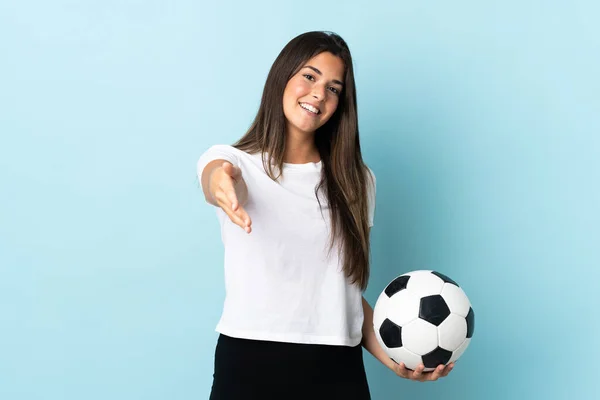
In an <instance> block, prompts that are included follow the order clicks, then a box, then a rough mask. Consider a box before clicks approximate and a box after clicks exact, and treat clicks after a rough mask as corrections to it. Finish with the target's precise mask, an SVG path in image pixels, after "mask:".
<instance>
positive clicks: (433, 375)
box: [429, 364, 444, 381]
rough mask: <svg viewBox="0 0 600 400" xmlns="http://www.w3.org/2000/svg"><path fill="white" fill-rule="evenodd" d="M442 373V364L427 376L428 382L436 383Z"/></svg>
mask: <svg viewBox="0 0 600 400" xmlns="http://www.w3.org/2000/svg"><path fill="white" fill-rule="evenodd" d="M443 372H444V365H443V364H440V365H438V366H437V368H436V369H435V370H434V371H433V372H432V373H431V374H430V375H429V380H430V381H437V380H438V379H440V377H441V376H442V373H443Z"/></svg>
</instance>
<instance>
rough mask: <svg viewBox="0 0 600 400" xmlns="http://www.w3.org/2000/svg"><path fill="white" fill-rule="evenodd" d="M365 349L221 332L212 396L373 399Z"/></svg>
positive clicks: (226, 399) (220, 399)
mask: <svg viewBox="0 0 600 400" xmlns="http://www.w3.org/2000/svg"><path fill="white" fill-rule="evenodd" d="M370 398H371V396H370V394H369V385H368V383H367V376H366V373H365V368H364V364H363V357H362V347H361V346H360V345H358V346H355V347H349V346H331V345H314V344H296V343H283V342H270V341H261V340H249V339H237V338H232V337H229V336H225V335H220V336H219V339H218V341H217V347H216V351H215V372H214V375H213V385H212V391H211V394H210V400H254V399H257V400H258V399H260V400H271V399H277V400H288V399H302V400H321V399H323V400H325V399H326V400H335V399H343V400H369V399H370Z"/></svg>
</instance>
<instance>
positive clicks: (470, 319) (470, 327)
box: [465, 307, 475, 338]
mask: <svg viewBox="0 0 600 400" xmlns="http://www.w3.org/2000/svg"><path fill="white" fill-rule="evenodd" d="M465 319H466V320H467V338H470V337H473V332H474V331H475V312H474V311H473V307H470V308H469V313H468V314H467V318H465Z"/></svg>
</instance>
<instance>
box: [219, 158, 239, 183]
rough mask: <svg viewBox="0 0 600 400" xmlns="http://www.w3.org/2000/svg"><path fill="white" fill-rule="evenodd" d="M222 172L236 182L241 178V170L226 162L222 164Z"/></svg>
mask: <svg viewBox="0 0 600 400" xmlns="http://www.w3.org/2000/svg"><path fill="white" fill-rule="evenodd" d="M223 171H225V173H226V174H227V175H229V176H231V177H232V178H233V179H234V180H236V181H239V179H240V178H241V177H242V170H241V169H240V168H238V167H236V166H235V165H233V164H232V163H230V162H228V161H225V162H224V163H223Z"/></svg>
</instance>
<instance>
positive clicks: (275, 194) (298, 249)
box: [197, 145, 375, 346]
mask: <svg viewBox="0 0 600 400" xmlns="http://www.w3.org/2000/svg"><path fill="white" fill-rule="evenodd" d="M216 159H224V160H227V161H229V162H231V163H232V164H234V165H236V166H238V167H239V168H240V169H241V171H242V177H243V179H244V181H245V182H246V185H247V186H248V202H247V203H246V205H245V206H244V208H245V209H246V211H247V212H248V215H249V216H250V218H251V219H252V232H251V233H250V234H248V233H246V232H245V231H244V230H243V229H242V228H241V227H239V226H238V225H235V224H234V223H233V222H231V220H230V219H229V217H228V216H227V214H225V212H224V211H223V210H222V209H221V208H219V207H217V208H216V209H217V216H218V218H219V221H220V223H221V238H222V241H223V244H224V248H225V258H224V260H225V293H226V296H225V302H224V307H223V313H222V315H221V319H220V320H219V322H218V324H217V327H216V331H217V332H220V333H222V334H224V335H227V336H232V337H238V338H246V339H256V340H269V341H279V342H291V343H312V344H329V345H346V346H356V345H358V344H359V343H360V341H361V338H362V323H363V310H362V300H361V298H362V291H361V290H360V287H358V286H357V285H356V284H350V283H349V280H348V278H346V277H345V276H344V273H343V271H342V265H341V262H340V260H339V258H338V254H337V249H333V250H332V251H331V252H329V251H328V245H329V232H330V227H331V224H330V216H329V209H328V207H327V199H326V196H324V195H323V194H322V191H319V196H320V197H319V198H320V201H321V205H322V206H323V210H322V211H321V209H320V208H319V203H318V202H317V199H316V197H315V188H316V186H317V185H318V182H319V180H320V178H321V162H318V163H308V164H285V165H284V167H283V178H280V180H279V181H277V182H276V181H273V180H272V179H271V178H269V176H268V175H267V173H266V172H265V169H264V167H263V163H262V158H261V155H260V154H254V155H250V154H248V153H246V152H244V151H241V150H238V149H236V148H234V147H232V146H228V145H216V146H213V147H211V148H210V149H208V150H207V151H206V152H205V153H204V154H202V156H201V157H200V159H199V160H198V164H197V173H198V178H199V179H200V178H201V176H202V171H203V170H204V167H205V166H206V165H207V164H208V163H209V162H210V161H213V160H216ZM370 172H371V173H372V171H370ZM373 177H374V176H373ZM367 182H370V180H367ZM373 183H375V182H374V179H373ZM369 188H370V190H369V193H370V196H369V223H370V226H372V225H373V215H374V209H375V185H374V184H373V185H372V186H371V185H369Z"/></svg>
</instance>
